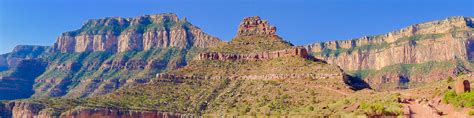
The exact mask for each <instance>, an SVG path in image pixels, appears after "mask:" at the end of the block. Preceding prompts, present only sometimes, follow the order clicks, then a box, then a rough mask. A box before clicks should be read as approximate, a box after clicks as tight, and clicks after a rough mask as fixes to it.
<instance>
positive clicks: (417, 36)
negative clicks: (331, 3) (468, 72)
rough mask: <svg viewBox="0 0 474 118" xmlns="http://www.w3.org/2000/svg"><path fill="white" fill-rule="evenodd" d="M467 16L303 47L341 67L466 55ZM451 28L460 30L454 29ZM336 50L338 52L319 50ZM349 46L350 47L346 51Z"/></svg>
mask: <svg viewBox="0 0 474 118" xmlns="http://www.w3.org/2000/svg"><path fill="white" fill-rule="evenodd" d="M473 19H474V18H469V17H450V18H448V19H446V20H441V21H433V22H427V23H422V24H416V25H413V26H409V27H406V28H403V29H401V30H400V31H396V32H390V33H387V34H384V35H378V36H370V37H362V38H358V39H353V40H342V41H329V42H322V43H314V44H311V45H309V46H307V47H306V48H307V49H308V50H309V51H310V52H313V53H317V54H316V55H315V56H317V57H319V58H322V59H324V60H327V61H328V62H329V63H332V64H336V65H339V66H341V68H343V69H344V70H363V69H381V68H383V67H385V66H388V65H393V64H411V63H423V62H427V61H436V60H438V61H441V60H451V59H456V58H460V59H467V58H468V56H469V55H468V54H471V53H470V52H471V51H472V50H468V49H467V47H466V46H468V44H472V42H473V40H474V36H473V31H472V28H473V27H472V26H471V25H469V24H472V20H473ZM453 30H457V31H462V30H465V31H462V32H456V33H454V31H453ZM331 50H332V51H336V50H340V51H341V52H340V53H338V54H333V55H331V54H329V53H322V52H324V51H326V52H330V51H331ZM346 50H350V51H346Z"/></svg>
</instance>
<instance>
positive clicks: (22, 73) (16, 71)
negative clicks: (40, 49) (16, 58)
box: [0, 59, 48, 100]
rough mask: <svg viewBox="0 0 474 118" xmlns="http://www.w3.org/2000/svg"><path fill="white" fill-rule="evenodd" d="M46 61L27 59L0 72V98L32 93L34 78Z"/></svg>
mask: <svg viewBox="0 0 474 118" xmlns="http://www.w3.org/2000/svg"><path fill="white" fill-rule="evenodd" d="M47 65H48V63H47V62H44V61H41V60H37V59H28V60H22V61H21V62H19V64H18V65H17V66H16V67H15V68H13V69H11V71H7V72H4V73H0V100H12V99H20V98H29V97H30V96H31V95H32V94H33V93H34V91H33V84H34V83H35V78H36V77H38V76H39V75H41V74H42V73H43V72H44V71H45V68H46V66H47Z"/></svg>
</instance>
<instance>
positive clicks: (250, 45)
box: [210, 36, 293, 54]
mask: <svg viewBox="0 0 474 118" xmlns="http://www.w3.org/2000/svg"><path fill="white" fill-rule="evenodd" d="M292 46H293V45H292V44H291V43H288V42H286V41H284V40H283V39H281V38H279V37H267V36H252V37H236V38H234V39H232V40H231V41H230V42H228V43H222V44H220V45H218V46H217V47H214V48H211V49H210V51H211V52H222V53H237V54H247V53H256V52H264V51H276V50H283V49H288V48H291V47H292Z"/></svg>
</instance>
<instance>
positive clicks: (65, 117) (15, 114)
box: [0, 102, 196, 118]
mask: <svg viewBox="0 0 474 118" xmlns="http://www.w3.org/2000/svg"><path fill="white" fill-rule="evenodd" d="M0 110H1V112H0V113H2V114H0V116H2V118H53V117H55V118H192V117H196V116H195V115H192V114H179V113H172V112H160V111H134V110H118V109H100V108H96V109H90V108H78V109H75V110H73V111H68V112H64V113H50V112H48V111H47V109H46V106H45V105H43V104H39V103H32V102H8V103H1V104H0Z"/></svg>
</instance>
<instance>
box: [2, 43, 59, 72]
mask: <svg viewBox="0 0 474 118" xmlns="http://www.w3.org/2000/svg"><path fill="white" fill-rule="evenodd" d="M48 53H51V47H50V46H35V45H18V46H16V47H15V48H13V50H12V52H9V53H6V54H2V55H0V71H2V70H7V69H9V68H15V67H16V66H17V65H18V64H19V63H20V62H21V61H22V60H25V59H35V58H39V57H41V56H44V55H45V54H48Z"/></svg>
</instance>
